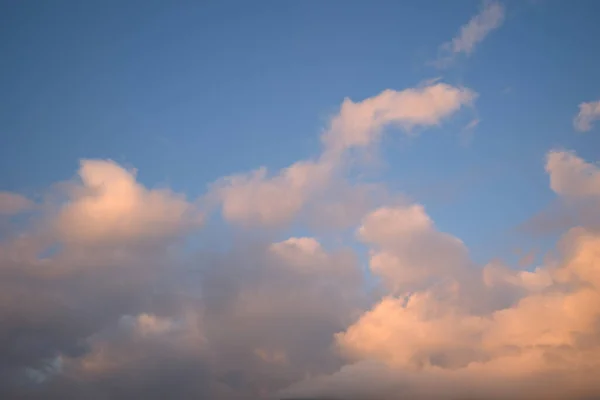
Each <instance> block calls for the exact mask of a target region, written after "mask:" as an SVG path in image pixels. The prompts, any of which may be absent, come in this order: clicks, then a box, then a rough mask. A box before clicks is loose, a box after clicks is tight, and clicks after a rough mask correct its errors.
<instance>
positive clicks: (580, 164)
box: [546, 151, 600, 198]
mask: <svg viewBox="0 0 600 400" xmlns="http://www.w3.org/2000/svg"><path fill="white" fill-rule="evenodd" d="M546 171H547V172H548V174H549V175H550V187H551V188H552V190H554V191H555V192H556V193H558V194H559V195H561V196H563V197H567V198H585V197H593V198H596V197H600V168H598V166H596V165H594V164H590V163H587V162H585V161H584V160H582V159H581V158H579V157H577V156H576V155H575V154H574V153H572V152H568V151H551V152H549V153H548V155H547V161H546Z"/></svg>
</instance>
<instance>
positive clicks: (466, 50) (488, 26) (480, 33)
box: [436, 0, 504, 67]
mask: <svg viewBox="0 0 600 400" xmlns="http://www.w3.org/2000/svg"><path fill="white" fill-rule="evenodd" d="M503 22H504V6H503V5H502V4H501V3H499V2H497V1H487V0H486V1H484V3H483V6H482V7H481V10H480V11H479V13H478V14H477V15H475V16H474V17H473V18H471V19H470V20H469V22H467V23H466V24H465V25H463V26H462V27H461V28H460V32H459V34H458V35H457V36H456V37H454V38H453V39H452V40H451V41H450V42H447V43H444V44H443V45H442V46H441V47H440V51H441V53H442V56H441V57H440V58H439V59H438V60H437V61H436V64H437V65H438V66H440V67H445V66H447V65H448V64H449V63H450V62H452V60H453V58H454V56H456V55H457V54H461V53H462V54H466V55H470V54H471V53H472V52H473V51H474V50H475V47H476V46H477V45H478V44H479V43H481V42H482V41H483V39H485V38H486V37H487V35H489V34H490V33H491V32H492V31H493V30H495V29H497V28H499V27H500V26H501V25H502V23H503Z"/></svg>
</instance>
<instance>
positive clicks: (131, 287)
mask: <svg viewBox="0 0 600 400" xmlns="http://www.w3.org/2000/svg"><path fill="white" fill-rule="evenodd" d="M79 172H80V178H81V180H80V181H76V182H69V183H68V184H66V185H60V187H59V191H60V194H61V196H59V197H60V198H59V200H60V202H59V204H56V205H52V204H44V207H40V208H39V211H40V212H39V213H36V216H35V218H30V219H27V220H25V221H22V222H19V224H20V225H19V226H18V227H17V229H16V231H15V232H13V233H9V234H7V235H6V236H5V237H3V238H2V241H1V242H0V320H2V321H3V322H2V324H1V326H0V392H1V393H3V394H4V393H6V396H5V397H7V398H14V397H17V396H20V395H23V396H27V395H28V394H27V393H29V391H28V390H25V389H26V388H27V387H28V386H30V385H31V379H30V378H31V376H36V377H37V378H36V379H34V380H35V381H44V382H43V383H44V387H46V386H47V385H46V384H50V383H47V382H45V381H47V380H48V379H46V378H40V377H44V376H46V375H49V373H48V372H47V370H48V367H47V366H48V365H54V364H55V362H56V360H63V361H64V360H66V359H72V358H73V359H75V358H78V357H81V356H83V355H85V354H87V352H88V351H89V345H88V342H87V338H88V337H90V335H93V334H95V333H96V332H98V331H101V330H102V329H103V328H104V327H105V326H108V325H110V324H111V323H113V322H114V321H116V320H117V319H118V318H119V317H120V316H122V315H123V314H130V313H133V314H137V313H139V312H141V310H143V309H144V308H145V307H147V306H148V305H147V303H148V302H155V303H156V307H159V308H166V309H176V307H175V305H176V304H177V303H178V302H179V301H178V300H177V298H176V296H175V297H173V295H171V296H166V297H164V298H163V297H159V298H158V299H157V295H156V294H155V293H154V292H155V290H157V287H163V288H164V289H165V290H166V289H168V288H169V286H170V283H169V282H168V281H167V282H163V281H164V277H165V274H166V271H171V272H172V273H176V272H173V271H177V268H178V267H182V263H181V261H180V259H179V258H178V256H175V255H173V254H172V251H173V250H174V247H173V246H176V245H178V243H177V242H174V241H173V240H171V239H173V238H174V237H177V236H179V235H181V234H183V233H186V232H189V229H190V228H191V227H193V226H197V223H198V219H197V214H196V208H195V207H194V206H193V205H192V204H190V203H188V202H187V201H185V199H184V198H183V196H179V195H176V194H174V193H172V192H170V191H168V190H162V189H161V190H149V189H146V188H145V187H143V186H142V185H141V184H139V183H137V182H136V180H135V173H133V172H131V171H127V170H125V169H123V168H121V167H120V166H118V165H117V164H115V163H113V162H110V161H91V160H86V161H83V162H82V164H81V169H80V171H79ZM63 194H64V196H62V195H63ZM64 197H66V201H62V200H63V198H64ZM37 214H40V215H37ZM174 307H175V308H174ZM139 322H140V323H146V325H144V326H146V327H147V328H148V329H150V326H151V325H152V324H151V323H150V320H148V319H146V320H144V319H140V321H139ZM155 322H156V321H155ZM154 325H155V328H158V327H159V326H160V324H159V323H158V322H156V324H154ZM140 326H141V325H140ZM63 364H64V363H63ZM63 367H64V365H63ZM40 371H41V372H40ZM44 371H46V372H44ZM50 375H52V374H50ZM28 377H29V378H28ZM52 381H53V380H52ZM23 382H24V383H23ZM51 385H54V384H53V383H52V384H51ZM34 392H35V390H34ZM33 395H35V393H33V392H32V396H33ZM41 396H42V397H44V396H43V393H42V395H41ZM0 397H3V395H0ZM66 397H73V396H71V395H68V396H66ZM75 397H77V396H75ZM24 398H26V397H24ZM44 398H46V397H44ZM59 398H61V397H60V396H59ZM62 398H64V396H63V397H62Z"/></svg>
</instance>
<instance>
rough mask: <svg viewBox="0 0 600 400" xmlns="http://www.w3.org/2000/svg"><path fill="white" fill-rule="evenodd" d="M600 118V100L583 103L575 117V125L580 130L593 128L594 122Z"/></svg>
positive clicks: (585, 130) (584, 130)
mask: <svg viewBox="0 0 600 400" xmlns="http://www.w3.org/2000/svg"><path fill="white" fill-rule="evenodd" d="M599 118H600V100H599V101H590V102H587V103H581V104H580V105H579V113H577V115H576V116H575V118H574V119H573V126H574V127H575V129H577V130H578V131H580V132H587V131H590V130H591V129H592V123H593V122H594V121H596V120H597V119H599Z"/></svg>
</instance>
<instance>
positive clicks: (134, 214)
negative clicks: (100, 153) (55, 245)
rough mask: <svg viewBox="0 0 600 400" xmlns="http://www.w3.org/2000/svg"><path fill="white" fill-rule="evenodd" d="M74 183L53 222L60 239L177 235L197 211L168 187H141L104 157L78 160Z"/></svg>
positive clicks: (191, 222) (195, 221) (196, 219)
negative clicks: (78, 179)
mask: <svg viewBox="0 0 600 400" xmlns="http://www.w3.org/2000/svg"><path fill="white" fill-rule="evenodd" d="M79 177H80V178H81V184H79V185H77V184H76V186H75V188H74V189H73V190H72V192H71V193H70V199H69V202H68V203H67V204H65V205H64V206H63V207H62V209H61V211H60V213H59V215H58V218H57V220H56V222H55V224H56V229H57V230H58V231H59V232H60V236H61V237H62V239H64V240H66V241H69V242H80V243H100V242H105V241H128V240H136V241H137V240H144V239H161V238H164V237H169V236H177V235H178V234H180V233H183V232H185V231H186V230H187V229H190V228H193V227H196V226H198V225H199V224H200V223H201V222H202V214H201V213H200V212H199V210H198V209H197V208H196V207H195V206H194V205H193V204H190V203H188V202H187V201H186V200H185V198H184V197H183V196H181V195H177V194H175V193H173V192H171V191H170V190H168V189H153V190H149V189H146V188H145V187H144V186H143V185H141V184H139V183H138V182H137V181H136V173H135V171H129V170H126V169H124V168H123V167H121V166H119V165H118V164H116V163H115V162H112V161H107V160H83V161H81V167H80V169H79Z"/></svg>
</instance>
